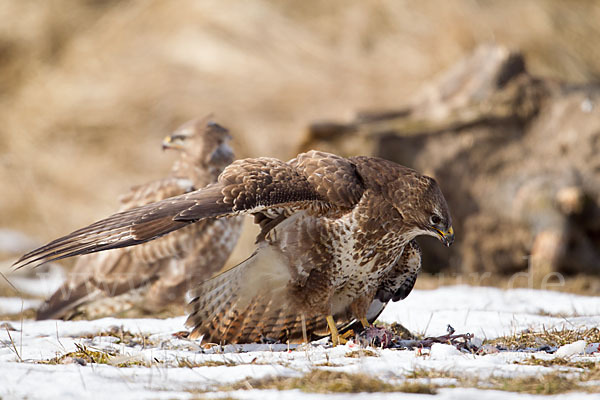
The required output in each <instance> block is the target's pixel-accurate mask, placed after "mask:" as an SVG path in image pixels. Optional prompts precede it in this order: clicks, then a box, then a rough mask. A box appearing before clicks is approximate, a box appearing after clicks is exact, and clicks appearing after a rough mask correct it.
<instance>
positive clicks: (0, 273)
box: [0, 272, 25, 358]
mask: <svg viewBox="0 0 600 400" xmlns="http://www.w3.org/2000/svg"><path fill="white" fill-rule="evenodd" d="M0 275H2V278H4V280H5V281H6V282H7V283H8V284H9V285H10V287H11V288H12V289H13V290H14V291H15V292H16V293H17V295H18V296H19V298H20V299H21V333H20V335H21V343H19V348H20V349H21V354H23V311H24V309H25V302H24V301H23V295H22V294H21V291H20V290H19V289H17V287H16V286H15V285H13V283H12V282H11V281H9V280H8V278H7V277H6V275H4V274H3V273H2V272H0ZM9 336H10V334H9ZM11 340H12V339H11ZM17 355H18V354H17ZM19 358H20V357H19Z"/></svg>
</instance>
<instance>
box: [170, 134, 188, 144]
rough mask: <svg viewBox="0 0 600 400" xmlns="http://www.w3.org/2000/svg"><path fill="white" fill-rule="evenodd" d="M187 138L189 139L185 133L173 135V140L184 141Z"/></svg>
mask: <svg viewBox="0 0 600 400" xmlns="http://www.w3.org/2000/svg"><path fill="white" fill-rule="evenodd" d="M185 139H187V136H185V135H171V140H172V141H173V142H175V141H178V140H180V141H184V140H185Z"/></svg>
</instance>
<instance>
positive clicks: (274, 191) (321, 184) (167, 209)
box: [14, 152, 361, 268]
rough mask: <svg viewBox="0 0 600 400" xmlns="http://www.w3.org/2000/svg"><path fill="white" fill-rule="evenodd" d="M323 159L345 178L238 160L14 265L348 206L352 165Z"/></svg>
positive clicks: (353, 188)
mask: <svg viewBox="0 0 600 400" xmlns="http://www.w3.org/2000/svg"><path fill="white" fill-rule="evenodd" d="M311 153H317V152H309V154H311ZM329 156H331V157H329ZM323 158H329V163H330V164H333V165H338V167H339V168H340V169H341V170H343V171H346V172H345V174H347V175H348V176H347V179H345V180H338V181H335V180H332V179H330V177H328V176H322V177H318V176H317V179H315V180H314V181H313V182H309V180H308V178H307V176H305V175H303V174H302V171H301V170H300V169H298V168H295V166H294V164H288V163H285V162H283V161H280V160H277V159H272V158H256V159H246V160H239V161H236V162H234V163H233V164H231V165H230V166H228V167H227V168H226V169H225V171H224V172H223V173H222V174H221V175H220V176H219V182H218V183H215V184H212V185H209V186H207V187H205V188H202V189H200V190H197V191H194V192H191V193H187V194H184V195H180V196H176V197H172V198H168V199H165V200H162V201H159V202H156V203H152V204H148V205H146V206H142V207H136V208H133V209H131V210H127V211H123V212H120V213H117V214H114V215H112V216H110V217H108V218H106V219H103V220H100V221H98V222H95V223H93V224H91V225H89V226H87V227H85V228H82V229H79V230H77V231H75V232H73V233H71V234H69V235H66V236H64V237H62V238H59V239H56V240H54V241H52V242H50V243H48V244H47V245H45V246H43V247H40V248H39V249H36V250H34V251H32V252H29V253H27V254H25V255H24V256H23V257H21V258H20V259H19V260H18V261H17V262H16V263H15V264H14V267H15V268H21V267H23V266H26V265H32V266H36V265H40V264H42V263H44V262H48V261H53V260H59V259H62V258H66V257H71V256H75V255H81V254H88V253H94V252H98V251H102V250H109V249H114V248H121V247H127V246H132V245H136V244H141V243H144V242H147V241H149V240H152V239H156V238H158V237H160V236H163V235H165V234H167V233H169V232H172V231H174V230H177V229H180V228H183V227H184V226H186V225H188V224H190V223H193V222H196V221H199V220H201V219H205V218H212V217H225V216H231V215H236V214H240V213H260V212H263V211H266V210H269V209H275V210H276V211H277V210H280V209H282V208H286V209H288V210H290V211H291V212H293V210H299V209H307V208H310V209H311V211H312V212H314V213H326V212H330V211H331V210H332V209H333V210H339V209H341V208H344V207H345V206H346V205H348V204H352V201H354V199H356V198H357V195H356V192H357V191H358V192H360V190H361V184H360V179H359V178H358V177H357V175H356V172H355V169H354V168H353V167H351V165H352V164H351V163H350V162H349V161H347V160H345V159H343V158H340V157H337V156H333V155H328V154H327V153H323V156H322V157H320V158H318V157H315V158H314V160H313V162H317V163H321V162H323V161H321V160H322V159H323ZM307 164H310V163H307ZM325 164H327V162H325ZM325 196H327V197H325ZM358 198H360V196H358ZM277 212H278V211H277Z"/></svg>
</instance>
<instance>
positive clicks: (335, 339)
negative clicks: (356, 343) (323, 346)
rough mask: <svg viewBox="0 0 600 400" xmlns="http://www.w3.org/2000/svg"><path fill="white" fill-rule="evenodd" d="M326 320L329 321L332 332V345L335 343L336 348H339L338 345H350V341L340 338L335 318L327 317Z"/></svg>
mask: <svg viewBox="0 0 600 400" xmlns="http://www.w3.org/2000/svg"><path fill="white" fill-rule="evenodd" d="M325 320H326V321H327V326H328V327H329V332H331V343H333V345H334V346H337V345H338V344H346V343H348V341H347V340H346V339H345V338H343V337H340V334H339V332H338V330H337V326H336V325H335V321H334V320H333V316H332V315H328V316H327V317H325Z"/></svg>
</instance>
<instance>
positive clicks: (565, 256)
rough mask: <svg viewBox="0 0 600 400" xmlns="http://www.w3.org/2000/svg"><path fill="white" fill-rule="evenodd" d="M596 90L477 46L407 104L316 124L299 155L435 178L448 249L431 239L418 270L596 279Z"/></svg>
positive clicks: (599, 184)
mask: <svg viewBox="0 0 600 400" xmlns="http://www.w3.org/2000/svg"><path fill="white" fill-rule="evenodd" d="M599 107H600V87H599V86H598V85H595V84H587V85H571V84H567V83H561V82H554V81H550V80H548V79H543V78H537V77H533V76H531V75H530V74H529V73H528V72H527V68H526V65H525V62H524V58H523V56H522V55H521V54H520V53H518V52H511V51H508V50H507V49H506V48H503V47H500V46H494V45H486V46H482V47H479V48H478V49H476V50H475V51H474V52H473V53H472V54H471V55H470V56H469V57H467V58H466V59H463V60H461V61H460V62H458V63H457V64H456V65H454V66H453V67H452V68H450V69H449V70H448V71H446V72H445V73H443V74H442V75H441V76H440V77H439V79H436V80H435V81H434V82H432V83H431V84H430V85H428V86H427V87H425V88H423V89H422V91H421V92H420V93H418V94H417V95H416V96H415V97H414V100H413V101H412V102H410V103H408V105H407V106H406V107H403V108H400V109H398V110H392V111H374V112H361V113H358V114H357V115H356V117H355V119H354V120H353V121H351V122H349V123H336V122H318V123H314V124H312V125H311V126H310V128H309V129H308V132H307V135H306V137H305V140H304V142H303V145H302V148H301V150H302V151H305V150H307V149H321V150H325V151H331V152H334V153H338V154H342V155H346V156H350V155H357V154H371V155H376V156H379V157H383V158H387V159H390V160H393V161H396V162H398V163H400V164H404V165H407V166H410V167H412V168H415V169H417V170H419V171H422V172H424V173H426V174H429V175H431V176H433V177H435V178H436V179H437V180H438V182H439V183H440V184H441V186H442V189H443V191H444V194H445V195H446V198H447V200H448V202H449V204H450V207H451V210H452V213H453V218H454V228H455V231H456V237H457V242H456V244H455V246H453V248H451V251H450V252H448V251H447V250H446V249H444V248H442V246H438V245H437V244H435V245H434V243H433V239H432V240H428V238H426V239H423V240H420V242H421V244H422V246H423V247H424V248H426V251H425V252H424V253H425V259H424V268H425V269H426V270H428V271H430V272H438V271H440V270H442V269H444V268H447V267H448V266H450V268H451V270H454V271H462V272H484V271H489V272H500V273H514V272H517V271H522V270H525V269H527V268H528V266H531V268H532V273H533V275H534V277H535V281H536V282H537V283H540V282H543V281H544V277H545V278H546V280H547V279H548V274H550V273H553V272H585V273H598V272H600V211H599V207H598V204H599V203H600V108H599Z"/></svg>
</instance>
